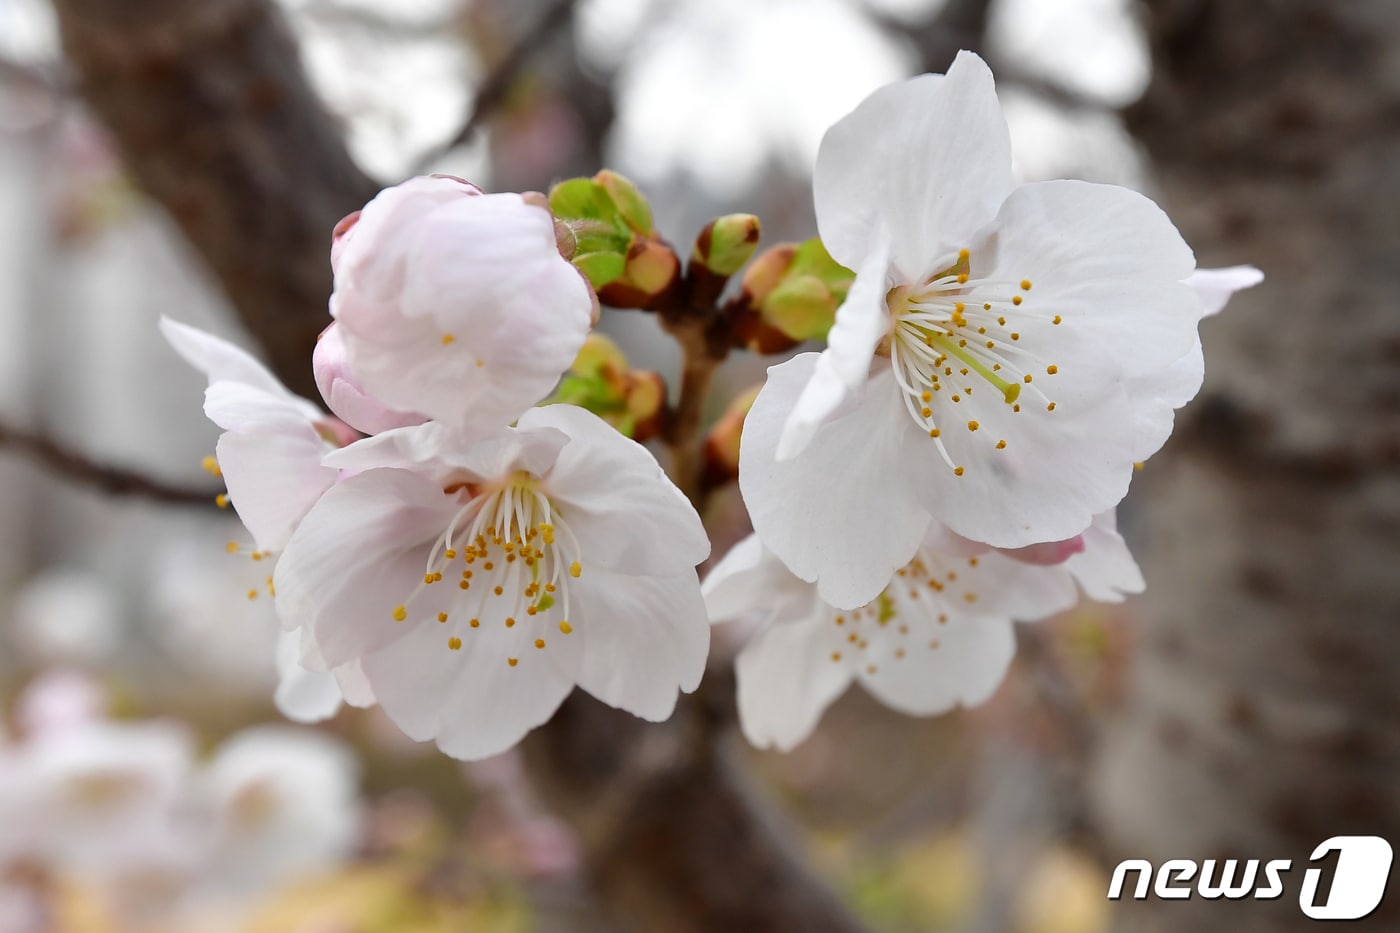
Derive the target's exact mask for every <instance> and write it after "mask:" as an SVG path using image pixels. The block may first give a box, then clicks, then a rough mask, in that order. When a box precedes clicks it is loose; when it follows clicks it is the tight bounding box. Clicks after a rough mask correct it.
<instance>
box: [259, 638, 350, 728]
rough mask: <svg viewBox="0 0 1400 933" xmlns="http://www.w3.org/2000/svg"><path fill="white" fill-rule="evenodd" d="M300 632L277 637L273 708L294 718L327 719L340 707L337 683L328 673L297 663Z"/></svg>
mask: <svg viewBox="0 0 1400 933" xmlns="http://www.w3.org/2000/svg"><path fill="white" fill-rule="evenodd" d="M300 643H301V633H300V632H283V633H282V634H281V635H279V636H278V639H277V693H276V694H275V695H274V700H275V701H276V703H277V709H278V710H279V711H280V712H281V713H282V715H283V716H286V717H287V718H288V719H291V720H293V721H294V722H303V723H312V722H321V721H322V720H325V719H329V718H331V717H332V716H334V715H335V714H336V712H337V711H338V710H339V709H340V702H341V696H340V687H339V686H337V684H336V682H335V677H334V676H332V675H331V674H324V673H318V672H316V671H308V670H307V669H306V668H304V667H302V666H301V660H300V658H301V644H300Z"/></svg>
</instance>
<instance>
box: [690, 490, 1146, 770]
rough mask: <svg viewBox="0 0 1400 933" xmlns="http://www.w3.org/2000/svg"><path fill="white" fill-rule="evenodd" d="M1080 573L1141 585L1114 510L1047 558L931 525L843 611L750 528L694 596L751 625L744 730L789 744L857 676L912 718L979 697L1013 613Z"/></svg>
mask: <svg viewBox="0 0 1400 933" xmlns="http://www.w3.org/2000/svg"><path fill="white" fill-rule="evenodd" d="M968 551H975V552H976V553H968ZM1076 581H1078V582H1079V584H1080V585H1081V586H1082V587H1083V588H1084V590H1085V592H1086V593H1087V594H1088V595H1090V596H1091V597H1093V598H1095V599H1102V600H1108V601H1115V602H1116V601H1120V600H1122V598H1123V594H1124V593H1130V592H1138V591H1140V590H1141V589H1142V577H1141V575H1140V574H1139V573H1138V569H1137V565H1136V563H1134V562H1133V559H1132V556H1131V555H1130V554H1129V553H1128V550H1127V547H1126V545H1125V544H1124V543H1123V540H1122V538H1121V537H1119V536H1118V534H1117V532H1116V530H1114V527H1113V518H1112V515H1111V514H1110V515H1107V516H1101V517H1100V518H1099V519H1096V522H1095V524H1094V525H1093V526H1091V528H1090V529H1089V530H1088V531H1086V532H1085V534H1084V536H1083V549H1082V551H1080V552H1077V553H1075V554H1074V555H1073V556H1071V557H1070V558H1069V559H1068V560H1066V561H1064V562H1062V563H1060V564H1058V565H1055V566H1046V565H1040V564H1031V563H1025V562H1023V561H1018V560H1016V559H1014V558H1013V557H1012V556H1009V555H1006V554H1002V553H999V552H997V551H993V550H990V549H986V548H985V546H978V545H967V546H963V545H961V544H959V543H958V542H956V541H951V542H950V539H948V538H947V537H946V536H945V535H944V534H943V533H942V532H941V531H940V532H939V533H936V534H935V535H933V536H931V537H930V539H929V540H928V541H926V542H925V543H924V545H923V546H922V547H920V548H919V550H918V552H917V554H916V555H915V556H914V558H913V560H911V561H910V562H909V563H908V564H906V565H905V566H903V567H901V568H900V569H899V570H898V571H896V572H895V573H894V574H893V576H892V578H891V579H890V580H889V581H888V585H887V586H886V587H885V588H884V589H883V591H882V592H881V593H880V594H879V596H877V597H876V598H875V599H874V600H872V601H871V602H869V603H868V604H866V605H864V606H860V607H858V608H856V609H852V610H843V609H838V608H836V607H834V606H832V605H830V604H829V603H826V602H824V601H823V600H822V599H821V597H820V596H819V595H818V592H817V588H816V587H815V586H814V585H812V584H811V583H807V582H804V581H802V580H800V579H799V578H797V577H795V576H793V574H792V573H791V572H790V571H789V570H788V569H787V568H786V567H784V566H783V563H782V562H781V561H780V560H778V559H777V558H776V557H775V556H774V555H773V554H772V553H771V552H768V551H767V550H766V549H765V548H764V547H763V546H762V545H761V544H760V542H759V540H758V538H757V536H750V537H748V538H746V539H744V540H743V541H742V542H740V543H739V544H738V545H736V546H735V547H734V548H733V549H732V550H731V551H730V552H729V553H728V554H726V555H725V557H724V559H723V560H721V561H720V562H719V564H717V565H716V566H715V568H714V569H713V570H711V571H710V574H709V576H708V577H706V579H705V583H704V587H703V592H704V594H705V603H706V607H707V609H708V611H709V613H710V618H711V620H712V621H714V622H726V621H730V620H747V621H748V622H749V623H750V624H752V625H753V626H754V628H755V631H754V633H753V634H752V635H751V637H750V638H749V639H748V641H747V642H746V644H745V645H744V647H743V649H742V650H741V651H740V653H739V656H738V658H737V660H736V663H735V669H736V673H737V675H738V689H739V722H740V726H741V728H742V729H743V732H744V735H745V736H746V737H747V738H748V739H749V741H750V742H752V743H753V744H754V745H757V746H760V747H768V746H772V747H776V748H777V749H779V750H781V751H787V750H790V749H791V748H793V747H794V746H796V745H797V744H798V743H800V742H801V741H802V740H803V739H805V738H806V737H807V736H808V735H810V734H811V732H812V730H813V729H814V728H815V727H816V724H817V722H818V720H820V718H821V715H822V713H823V712H824V711H825V710H826V708H827V707H828V706H829V705H830V704H831V703H832V702H834V701H835V700H836V698H837V697H839V696H841V694H843V693H844V692H845V691H846V689H847V688H848V687H849V686H850V684H851V683H852V682H856V683H859V684H860V685H861V686H862V687H864V688H865V689H866V690H867V691H868V692H870V693H871V695H873V696H874V697H875V698H876V699H878V700H879V701H880V702H882V703H884V704H885V705H886V706H889V707H890V708H892V709H895V710H898V711H900V712H903V713H907V714H910V715H932V714H935V713H942V712H946V711H948V710H951V709H953V708H955V707H957V706H974V705H976V704H978V703H981V702H983V701H984V700H986V699H987V698H988V697H990V696H991V695H992V693H994V692H995V691H996V689H997V687H998V685H999V684H1000V683H1001V681H1002V679H1003V677H1004V676H1005V673H1006V670H1007V668H1008V667H1009V665H1010V664H1011V660H1012V657H1013V656H1014V655H1015V645H1016V640H1015V632H1014V626H1013V620H1019V621H1034V620H1037V619H1042V618H1045V617H1046V616H1050V615H1053V614H1055V613H1057V612H1061V611H1063V610H1065V609H1068V608H1069V607H1071V606H1072V605H1074V603H1075V601H1076V587H1075V582H1076Z"/></svg>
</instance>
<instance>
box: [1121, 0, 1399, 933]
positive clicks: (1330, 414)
mask: <svg viewBox="0 0 1400 933" xmlns="http://www.w3.org/2000/svg"><path fill="white" fill-rule="evenodd" d="M1147 25H1148V30H1149V35H1150V43H1151V48H1152V53H1153V61H1154V66H1155V70H1154V77H1153V79H1152V82H1151V86H1150V88H1149V89H1148V91H1147V94H1146V96H1145V97H1144V99H1143V100H1142V102H1141V103H1140V104H1139V105H1138V106H1137V107H1136V108H1135V109H1134V110H1133V111H1132V112H1130V113H1129V115H1128V116H1129V123H1130V126H1131V128H1132V129H1133V130H1134V131H1135V132H1136V133H1137V134H1138V136H1139V137H1140V138H1141V139H1142V140H1143V142H1144V143H1145V144H1146V146H1147V148H1148V150H1149V152H1150V153H1151V155H1152V157H1153V159H1154V161H1155V165H1156V169H1157V173H1158V178H1159V181H1160V184H1161V190H1162V194H1163V197H1164V201H1165V203H1166V206H1167V208H1168V210H1169V211H1171V212H1172V214H1173V216H1174V217H1175V219H1176V220H1177V221H1178V223H1179V225H1180V226H1181V228H1182V230H1183V232H1184V234H1185V235H1186V237H1187V239H1188V241H1190V242H1191V243H1192V244H1193V245H1194V246H1195V248H1196V250H1197V254H1198V256H1199V257H1200V258H1201V259H1202V260H1203V264H1204V265H1211V264H1217V265H1218V264H1222V263H1227V262H1239V261H1249V262H1254V263H1256V264H1257V265H1259V266H1261V267H1262V268H1263V269H1264V270H1265V272H1266V274H1267V275H1268V280H1267V281H1266V283H1265V284H1264V286H1262V287H1261V288H1258V289H1255V290H1254V291H1252V292H1248V293H1245V294H1244V295H1242V296H1240V297H1239V298H1237V299H1236V301H1235V302H1234V303H1233V304H1232V306H1231V307H1230V309H1229V310H1228V311H1227V312H1226V314H1225V315H1223V316H1222V317H1221V318H1220V319H1218V320H1215V321H1211V322H1208V323H1207V324H1206V325H1205V326H1204V327H1203V329H1202V330H1203V335H1204V338H1205V346H1206V359H1207V363H1208V370H1209V374H1208V378H1207V380H1206V387H1205V389H1204V391H1203V395H1202V397H1201V398H1199V399H1198V400H1197V401H1196V402H1195V403H1194V404H1193V405H1192V406H1191V408H1190V409H1188V410H1187V413H1186V414H1185V416H1184V417H1183V419H1182V421H1181V423H1180V428H1179V430H1178V434H1177V436H1176V437H1175V438H1174V439H1173V440H1172V441H1171V443H1169V444H1168V447H1167V450H1166V452H1165V453H1164V454H1162V455H1161V456H1160V457H1159V458H1158V459H1157V460H1154V461H1153V462H1152V463H1151V464H1150V465H1149V466H1148V469H1147V471H1146V472H1145V474H1144V475H1143V477H1142V480H1143V482H1142V483H1140V484H1139V487H1140V488H1139V490H1138V491H1137V492H1138V493H1139V495H1138V498H1137V501H1138V503H1139V504H1140V505H1142V506H1143V507H1144V509H1145V512H1146V515H1145V517H1144V520H1143V522H1142V525H1143V527H1145V528H1146V529H1147V531H1148V533H1149V534H1150V536H1151V537H1150V540H1149V541H1148V547H1147V550H1146V552H1145V553H1144V555H1143V557H1144V561H1143V563H1144V570H1145V573H1146V576H1147V579H1148V595H1147V597H1146V598H1145V600H1144V602H1143V611H1144V615H1145V617H1146V618H1145V619H1144V622H1143V640H1144V643H1143V645H1142V650H1141V654H1140V657H1139V661H1138V670H1137V676H1136V690H1135V696H1134V698H1133V702H1132V704H1131V706H1130V709H1129V710H1128V713H1127V716H1126V717H1125V721H1123V722H1122V723H1120V724H1119V727H1118V728H1117V729H1116V730H1115V731H1114V733H1113V736H1112V741H1110V742H1109V743H1108V744H1107V747H1106V754H1105V755H1104V758H1103V760H1102V762H1101V768H1100V771H1099V781H1098V783H1097V788H1098V797H1099V804H1100V806H1099V818H1100V823H1101V826H1102V828H1103V830H1104V832H1105V834H1106V836H1107V839H1108V842H1109V843H1110V846H1111V848H1112V849H1113V851H1114V854H1115V855H1116V856H1117V857H1119V858H1124V857H1139V858H1148V859H1152V860H1154V861H1156V862H1160V861H1161V860H1163V859H1167V858H1196V859H1203V858H1229V857H1237V858H1261V859H1268V858H1291V859H1293V860H1294V870H1293V872H1292V873H1291V874H1290V875H1288V876H1286V880H1287V884H1288V888H1287V893H1286V894H1285V895H1284V896H1283V897H1282V898H1280V899H1279V900H1277V901H1273V902H1269V903H1262V902H1253V901H1251V902H1248V903H1245V904H1239V905H1234V906H1231V905H1228V904H1224V903H1222V902H1221V901H1202V900H1201V899H1199V898H1193V899H1192V900H1190V901H1172V902H1156V903H1152V902H1148V903H1146V904H1143V905H1132V904H1130V903H1125V904H1124V905H1123V906H1122V908H1121V909H1120V918H1121V920H1122V923H1123V926H1124V928H1127V929H1134V930H1138V929H1160V930H1186V929H1190V930H1199V931H1203V933H1209V931H1213V930H1222V931H1223V930H1237V929H1249V930H1263V931H1272V930H1284V929H1289V930H1291V929H1306V928H1309V925H1310V923H1311V921H1308V920H1306V919H1304V917H1303V915H1302V913H1301V912H1300V910H1299V908H1298V894H1299V890H1300V887H1301V881H1302V872H1303V863H1304V861H1306V859H1307V858H1308V856H1309V854H1310V852H1311V850H1312V849H1313V847H1314V846H1316V845H1317V844H1318V843H1319V842H1321V841H1323V840H1325V839H1327V838H1328V837H1330V836H1334V835H1342V834H1376V835H1381V836H1385V837H1388V838H1389V839H1390V840H1391V841H1392V843H1393V844H1400V688H1398V687H1397V672H1400V611H1398V610H1400V574H1397V573H1396V569H1397V567H1400V440H1397V439H1400V368H1397V367H1398V364H1400V303H1398V302H1397V297H1396V296H1397V295H1400V262H1397V261H1396V256H1397V255H1400V250H1398V249H1397V247H1400V159H1397V158H1396V155H1395V154H1396V152H1397V151H1400V69H1397V67H1396V65H1395V62H1396V61H1397V60H1400V5H1397V4H1395V3H1393V2H1392V0H1355V2H1350V3H1329V2H1323V0H1264V2H1258V3H1228V2H1209V0H1161V2H1155V3H1150V4H1149V15H1148V19H1147ZM1395 887H1396V886H1395V884H1394V883H1393V882H1392V884H1391V888H1392V892H1391V896H1390V897H1389V898H1388V900H1387V902H1386V903H1385V904H1384V905H1382V907H1381V910H1380V911H1379V912H1378V913H1377V914H1376V915H1375V916H1373V917H1372V918H1370V919H1369V920H1368V921H1367V922H1365V923H1362V924H1359V926H1361V927H1364V928H1372V929H1381V928H1384V929H1394V928H1396V926H1395V924H1396V916H1397V914H1398V913H1400V895H1397V894H1396V893H1395V891H1394V889H1395ZM1245 921H1248V922H1247V923H1246V922H1245Z"/></svg>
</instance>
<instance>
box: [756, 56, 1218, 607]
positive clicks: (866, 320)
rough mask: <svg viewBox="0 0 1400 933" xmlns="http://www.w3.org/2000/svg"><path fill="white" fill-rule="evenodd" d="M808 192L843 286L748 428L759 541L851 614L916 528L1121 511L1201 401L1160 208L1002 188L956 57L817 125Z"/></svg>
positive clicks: (975, 87) (1032, 526)
mask: <svg viewBox="0 0 1400 933" xmlns="http://www.w3.org/2000/svg"><path fill="white" fill-rule="evenodd" d="M814 184H815V196H816V209H817V219H818V225H819V227H820V231H821V235H822V240H823V242H824V243H825V245H826V246H827V248H828V249H829V250H830V252H831V254H832V256H833V257H835V258H836V259H837V260H838V261H839V262H841V263H843V264H844V265H846V266H848V267H850V268H852V269H855V270H857V277H856V280H855V282H854V284H853V285H852V287H851V289H850V292H849V294H848V296H847V299H846V302H845V303H844V304H843V305H842V307H841V308H840V310H839V311H838V313H837V317H836V323H835V325H834V326H833V328H832V330H831V332H830V335H829V338H828V347H827V349H826V350H825V351H823V352H822V353H820V354H815V353H811V354H803V355H799V356H797V357H795V358H794V359H792V360H790V361H788V362H786V363H783V364H781V365H779V366H776V367H774V368H772V369H770V370H769V379H768V382H767V384H766V386H765V387H764V389H763V391H762V392H761V393H760V395H759V397H758V399H757V401H756V402H755V404H754V407H753V410H752V411H751V412H750V414H749V420H748V423H747V430H745V432H744V437H743V448H742V455H741V467H740V485H741V488H742V490H743V493H744V499H745V502H746V504H747V505H748V507H749V511H750V514H751V516H752V518H753V523H754V528H755V529H756V531H757V532H758V535H759V537H760V538H761V539H762V540H763V542H764V544H765V546H766V547H768V548H769V549H771V550H772V551H773V552H774V553H775V554H776V555H777V556H778V557H779V558H781V559H782V561H783V562H784V563H785V564H787V566H788V567H789V568H790V569H791V570H792V571H793V573H795V574H796V575H797V576H799V577H800V578H802V579H804V580H814V581H816V582H817V584H818V586H819V587H820V589H821V593H822V596H823V597H824V598H825V599H827V600H829V601H830V602H832V603H834V604H836V605H839V606H843V607H851V606H858V605H862V604H864V603H866V602H868V601H869V600H870V599H872V598H873V597H874V596H875V595H876V594H877V593H878V592H880V590H881V589H882V588H883V587H884V586H885V584H886V581H888V579H889V577H890V575H891V574H892V573H893V572H894V570H895V569H896V568H897V567H901V566H903V565H904V564H905V563H906V562H907V561H908V560H909V558H910V556H911V555H912V554H913V553H914V551H915V550H916V549H917V548H918V546H919V542H920V541H921V540H922V539H923V537H924V535H925V533H926V532H927V530H928V528H929V525H930V522H932V521H934V520H936V521H938V522H940V523H942V524H945V525H947V526H948V527H950V528H951V529H952V530H954V531H955V532H957V533H959V534H961V535H964V536H966V537H968V538H972V539H975V540H979V541H985V542H987V543H989V544H993V545H996V546H1000V547H1011V548H1015V547H1022V546H1026V545H1031V544H1036V543H1040V542H1044V541H1055V540H1066V539H1070V538H1073V537H1074V536H1075V535H1077V534H1079V533H1080V532H1081V531H1083V530H1084V529H1085V528H1086V527H1087V526H1088V525H1089V523H1090V521H1091V519H1092V517H1093V516H1094V515H1095V514H1097V513H1099V512H1102V511H1104V510H1106V509H1109V508H1111V507H1113V506H1114V505H1115V504H1117V502H1118V501H1119V500H1120V499H1122V497H1123V495H1124V494H1125V493H1126V491H1127V488H1128V484H1129V481H1130V479H1131V476H1132V472H1133V464H1134V463H1135V462H1137V461H1140V460H1142V459H1144V458H1145V457H1146V456H1148V455H1150V454H1151V453H1152V452H1154V451H1155V450H1156V449H1157V448H1158V447H1160V445H1161V443H1162V442H1163V441H1164V440H1165V437H1166V435H1167V433H1169V432H1170V426H1171V415H1172V411H1173V409H1174V407H1176V406H1178V405H1180V404H1182V403H1184V402H1185V401H1186V400H1187V399H1188V398H1189V397H1190V394H1188V390H1189V393H1194V391H1195V389H1196V388H1199V379H1198V378H1196V373H1195V371H1194V370H1193V369H1192V366H1193V364H1194V362H1195V361H1196V360H1197V359H1198V347H1199V345H1198V343H1197V338H1196V324H1197V322H1198V321H1199V319H1200V317H1201V315H1202V311H1203V308H1202V303H1201V301H1200V299H1198V297H1197V294H1196V291H1195V290H1194V289H1193V288H1192V287H1190V286H1189V285H1188V284H1187V283H1186V281H1185V280H1187V278H1188V277H1189V276H1191V275H1192V272H1193V270H1194V259H1193V256H1192V253H1191V250H1190V249H1189V248H1188V247H1187V245H1186V244H1185V243H1184V242H1183V241H1182V239H1181V236H1180V235H1179V234H1178V233H1177V231H1176V228H1175V227H1174V226H1173V225H1172V224H1171V222H1170V221H1169V220H1168V219H1167V217H1166V215H1165V214H1163V213H1162V211H1161V210H1160V209H1159V208H1158V207H1157V206H1156V205H1155V204H1153V203H1152V202H1151V201H1149V200H1148V199H1147V198H1145V197H1143V196H1142V195H1140V194H1137V193H1135V192H1132V191H1129V190H1127V189H1124V188H1119V187H1115V186H1111V185H1097V184H1089V183H1086V182H1080V181H1051V182H1043V183H1038V184H1026V185H1020V186H1016V185H1014V184H1013V182H1012V177H1011V150H1010V143H1009V137H1008V134H1007V129H1006V123H1005V120H1004V119H1003V117H1002V115H1001V111H1000V109H999V106H998V103H997V98H996V93H995V90H994V88H993V83H992V76H991V73H990V71H988V69H987V67H986V65H985V64H984V63H983V62H982V61H981V59H979V58H978V57H977V56H975V55H973V54H971V53H966V52H964V53H962V54H960V55H959V56H958V58H957V60H956V61H955V62H954V64H953V66H952V68H950V70H949V72H948V74H947V75H925V76H921V77H918V78H914V79H912V80H910V81H906V82H903V83H900V84H895V85H891V86H889V87H886V88H883V89H881V90H879V91H876V92H875V93H874V94H873V95H871V96H870V97H869V98H867V99H866V101H865V102H864V103H862V104H861V105H860V106H859V107H857V108H856V110H855V111H854V112H853V113H852V114H850V115H849V116H847V117H846V118H844V119H843V120H841V121H840V122H838V123H837V124H836V125H835V126H833V127H832V128H831V130H830V131H829V132H828V133H827V135H826V137H825V139H824V140H823V142H822V146H821V150H820V152H819V155H818V158H817V166H816V174H815V182H814ZM1193 354H1195V355H1193ZM1179 361H1180V362H1179ZM1193 381H1194V386H1193V385H1192V383H1193Z"/></svg>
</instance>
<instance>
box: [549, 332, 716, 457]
mask: <svg viewBox="0 0 1400 933" xmlns="http://www.w3.org/2000/svg"><path fill="white" fill-rule="evenodd" d="M546 404H565V405H577V406H578V407H580V408H586V409H588V410H589V411H591V412H593V414H595V415H598V416H599V417H600V418H602V419H603V420H604V421H606V422H607V423H608V424H610V425H612V426H613V427H614V428H616V429H617V431H618V433H619V434H621V435H623V436H624V437H630V438H632V439H633V440H634V441H648V440H651V439H652V438H653V437H657V436H658V435H659V434H660V433H661V428H662V425H663V423H664V421H665V415H666V381H665V380H664V379H662V378H661V374H660V373H657V372H653V371H651V370H641V369H630V368H629V367H628V365H627V357H626V356H625V355H624V354H623V352H622V351H621V350H620V349H618V346H617V344H615V343H613V342H612V341H611V340H609V339H608V338H607V337H605V336H603V335H602V334H597V333H594V334H589V335H588V339H587V340H585V341H584V342H583V349H581V350H579V351H578V356H577V357H576V358H575V359H574V363H573V365H572V366H570V367H569V371H568V372H567V373H565V374H564V378H563V379H561V380H560V381H559V387H558V388H557V389H555V390H554V394H553V395H552V396H550V397H549V399H547V400H546ZM736 475H737V474H736Z"/></svg>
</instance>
